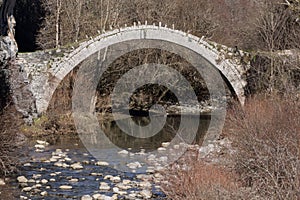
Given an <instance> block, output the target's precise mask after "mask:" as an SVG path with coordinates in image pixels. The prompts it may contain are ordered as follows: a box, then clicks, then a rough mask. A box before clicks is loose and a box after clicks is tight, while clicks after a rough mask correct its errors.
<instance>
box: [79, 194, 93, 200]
mask: <svg viewBox="0 0 300 200" xmlns="http://www.w3.org/2000/svg"><path fill="white" fill-rule="evenodd" d="M81 200H93V197H91V196H90V195H84V196H82V197H81Z"/></svg>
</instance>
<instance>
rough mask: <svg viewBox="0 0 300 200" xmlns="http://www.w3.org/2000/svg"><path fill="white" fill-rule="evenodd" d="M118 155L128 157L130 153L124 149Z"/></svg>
mask: <svg viewBox="0 0 300 200" xmlns="http://www.w3.org/2000/svg"><path fill="white" fill-rule="evenodd" d="M118 154H121V155H128V154H129V152H128V151H126V150H125V149H124V150H122V151H119V152H118Z"/></svg>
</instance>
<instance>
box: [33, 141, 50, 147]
mask: <svg viewBox="0 0 300 200" xmlns="http://www.w3.org/2000/svg"><path fill="white" fill-rule="evenodd" d="M36 143H37V144H41V145H45V146H48V145H49V143H48V142H46V141H43V140H37V141H36Z"/></svg>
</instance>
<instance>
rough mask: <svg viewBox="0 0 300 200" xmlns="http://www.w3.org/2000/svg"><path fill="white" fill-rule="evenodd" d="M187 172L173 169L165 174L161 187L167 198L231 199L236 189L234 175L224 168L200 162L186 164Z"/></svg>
mask: <svg viewBox="0 0 300 200" xmlns="http://www.w3.org/2000/svg"><path fill="white" fill-rule="evenodd" d="M187 164H188V166H189V169H188V170H183V169H180V170H178V169H173V170H170V171H168V172H167V174H166V175H165V178H167V180H166V181H165V182H164V183H165V184H164V185H163V186H162V189H163V191H164V192H165V194H166V195H167V196H168V198H170V199H173V200H176V199H178V200H182V199H189V200H196V199H197V200H199V199H204V200H206V199H233V196H232V195H231V194H232V193H234V191H236V189H237V188H238V186H237V184H236V181H235V175H234V174H233V173H232V172H230V171H229V170H228V169H225V168H224V167H220V166H215V165H212V164H206V163H204V162H201V161H195V160H193V161H190V162H189V163H187Z"/></svg>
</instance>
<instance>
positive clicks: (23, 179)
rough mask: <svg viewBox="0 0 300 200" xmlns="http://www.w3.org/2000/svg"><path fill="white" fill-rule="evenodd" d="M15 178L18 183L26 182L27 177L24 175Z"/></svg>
mask: <svg viewBox="0 0 300 200" xmlns="http://www.w3.org/2000/svg"><path fill="white" fill-rule="evenodd" d="M17 180H18V182H19V183H27V182H28V179H27V178H26V177H25V176H19V177H18V178H17Z"/></svg>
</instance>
